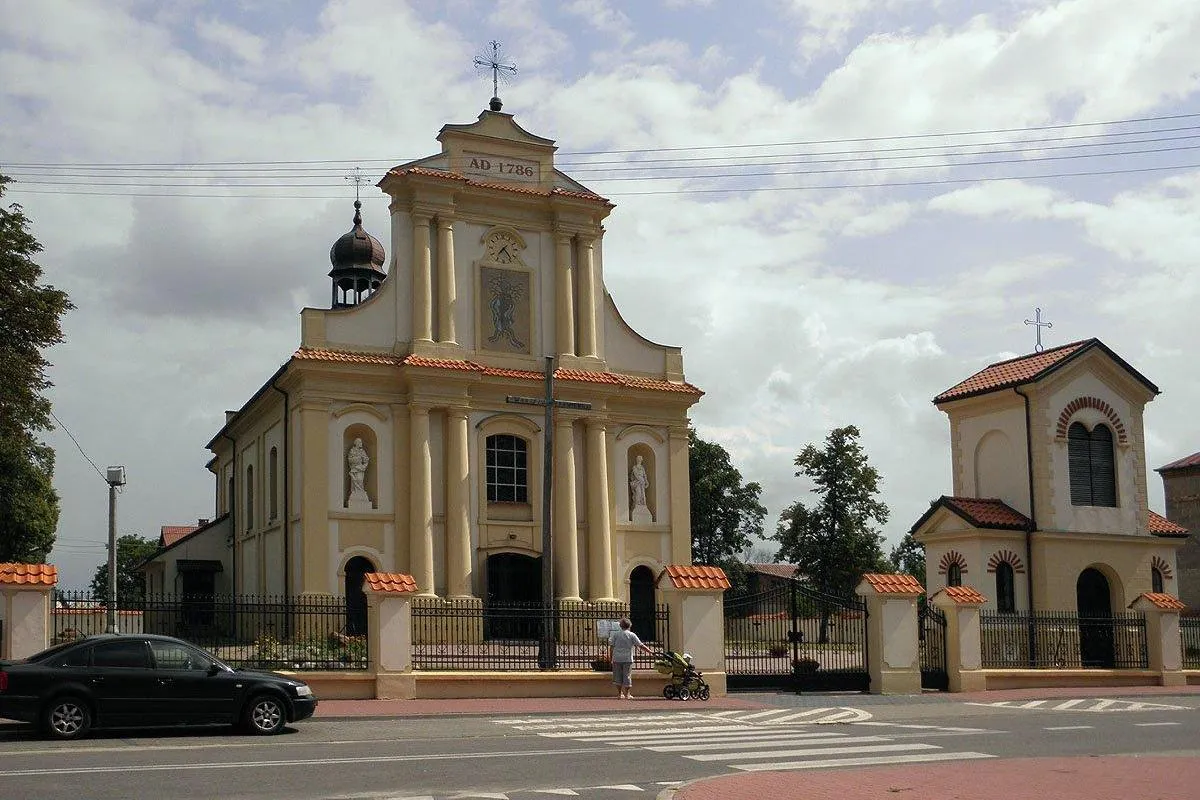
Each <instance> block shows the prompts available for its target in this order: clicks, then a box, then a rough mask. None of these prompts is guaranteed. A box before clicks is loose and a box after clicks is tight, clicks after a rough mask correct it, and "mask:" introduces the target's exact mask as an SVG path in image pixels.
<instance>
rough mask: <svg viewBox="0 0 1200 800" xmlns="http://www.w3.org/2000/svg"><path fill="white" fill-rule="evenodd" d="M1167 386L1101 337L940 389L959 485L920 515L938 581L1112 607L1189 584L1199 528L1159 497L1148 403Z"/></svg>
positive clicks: (930, 583)
mask: <svg viewBox="0 0 1200 800" xmlns="http://www.w3.org/2000/svg"><path fill="white" fill-rule="evenodd" d="M1158 393H1159V390H1158V388H1157V387H1156V386H1155V385H1154V384H1153V383H1151V382H1150V381H1149V380H1148V379H1147V378H1146V377H1145V376H1143V375H1141V374H1140V373H1139V372H1137V370H1135V369H1134V368H1133V367H1132V366H1130V365H1129V364H1128V363H1126V362H1125V361H1124V360H1123V359H1122V358H1121V357H1120V356H1118V355H1117V354H1116V353H1114V352H1113V351H1112V350H1110V349H1109V348H1108V347H1107V346H1105V345H1104V343H1102V342H1101V341H1100V340H1098V339H1088V340H1085V341H1080V342H1074V343H1071V344H1067V345H1063V346H1061V347H1055V348H1051V349H1047V350H1044V351H1041V352H1035V353H1032V354H1029V355H1026V356H1021V357H1020V358H1015V359H1011V360H1009V361H1002V362H999V363H996V364H992V365H990V366H988V367H986V368H985V369H983V370H981V371H979V372H977V373H976V374H974V375H972V376H971V377H969V378H967V379H966V380H964V381H962V382H960V383H958V384H956V385H955V386H952V387H951V388H949V389H947V390H946V391H944V392H942V393H941V394H939V395H938V396H937V397H936V398H934V403H935V404H936V405H937V407H938V408H939V409H941V410H942V411H944V412H945V413H946V415H947V416H948V417H949V420H950V441H951V464H952V474H953V494H952V495H947V496H943V497H941V498H939V499H938V500H935V501H934V502H933V503H932V504H931V506H930V508H929V510H928V511H927V512H926V513H925V514H924V515H923V516H922V517H921V518H920V519H919V520H918V521H917V522H916V523H915V524H914V525H913V527H912V533H913V536H914V538H915V539H916V540H917V541H918V542H920V543H921V544H923V545H924V546H925V553H926V590H927V592H928V593H929V594H930V595H933V594H934V593H936V592H938V591H939V590H941V589H944V588H945V587H947V586H957V585H963V586H970V587H973V588H975V589H977V590H979V591H980V592H981V593H982V594H983V595H985V596H986V597H987V598H988V606H987V607H988V609H989V610H991V611H998V612H1001V613H1006V612H1025V611H1028V610H1030V609H1032V610H1034V611H1064V612H1074V613H1078V614H1080V615H1081V616H1102V617H1104V616H1109V615H1110V614H1113V613H1116V612H1121V611H1124V610H1125V609H1126V608H1127V607H1128V606H1129V604H1130V603H1131V602H1133V600H1134V599H1135V598H1137V597H1138V596H1139V595H1140V594H1142V593H1143V592H1165V593H1169V594H1174V595H1178V593H1179V584H1178V575H1177V570H1176V549H1177V548H1178V547H1179V546H1180V545H1181V544H1182V543H1183V542H1184V541H1185V540H1186V538H1187V530H1186V529H1184V528H1182V527H1181V526H1179V525H1176V524H1174V523H1172V522H1169V521H1168V520H1167V519H1166V518H1165V517H1163V516H1161V515H1159V514H1156V513H1154V512H1153V511H1151V510H1149V508H1148V507H1147V490H1146V449H1145V439H1144V434H1143V414H1144V411H1145V407H1146V404H1147V403H1149V402H1150V401H1151V400H1153V399H1154V397H1155V396H1156V395H1157V394H1158Z"/></svg>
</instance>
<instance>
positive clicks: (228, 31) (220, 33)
mask: <svg viewBox="0 0 1200 800" xmlns="http://www.w3.org/2000/svg"><path fill="white" fill-rule="evenodd" d="M196 35H197V36H199V37H200V38H201V39H204V40H205V41H207V42H210V43H212V44H214V45H217V46H219V47H222V48H224V49H226V50H228V51H229V52H230V53H232V54H233V55H235V56H237V57H238V58H240V59H241V60H242V61H245V62H247V63H249V64H255V65H257V64H261V63H262V61H263V55H264V52H265V50H266V42H264V41H263V39H262V37H260V36H255V35H254V34H252V33H250V32H248V31H244V30H242V29H241V28H238V27H236V26H233V25H229V24H228V23H225V22H222V21H221V20H219V19H202V20H198V21H197V22H196Z"/></svg>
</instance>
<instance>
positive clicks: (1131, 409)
mask: <svg viewBox="0 0 1200 800" xmlns="http://www.w3.org/2000/svg"><path fill="white" fill-rule="evenodd" d="M1079 397H1095V398H1097V399H1099V400H1103V401H1104V402H1106V403H1108V404H1109V405H1110V406H1111V407H1112V409H1113V410H1114V411H1115V412H1116V413H1117V416H1118V417H1119V418H1120V420H1121V422H1122V423H1123V424H1124V426H1125V430H1126V432H1127V434H1128V437H1129V444H1128V445H1125V446H1122V445H1120V444H1118V443H1116V442H1117V431H1116V430H1115V429H1113V425H1112V423H1111V422H1108V420H1107V417H1106V416H1105V415H1104V414H1102V413H1101V412H1099V411H1097V410H1095V409H1082V410H1080V411H1078V412H1076V413H1075V414H1074V415H1073V416H1072V417H1071V419H1072V421H1074V420H1079V421H1081V422H1083V423H1084V425H1085V426H1088V427H1089V428H1090V427H1092V426H1094V425H1095V424H1097V423H1099V422H1101V421H1103V422H1105V424H1107V425H1108V427H1109V429H1110V430H1112V434H1113V441H1114V447H1113V449H1114V456H1115V459H1116V467H1117V506H1116V507H1115V508H1103V507H1098V506H1075V505H1072V504H1071V471H1070V465H1069V461H1068V458H1069V454H1068V444H1067V440H1066V439H1065V438H1064V439H1062V440H1061V441H1060V440H1057V439H1054V438H1053V437H1054V436H1055V428H1056V427H1057V423H1058V416H1059V414H1060V413H1061V411H1062V410H1063V408H1065V407H1066V406H1067V404H1069V403H1070V402H1071V401H1072V400H1075V399H1076V398H1079ZM1048 404H1049V409H1050V415H1049V416H1050V421H1051V429H1050V430H1048V431H1046V432H1045V435H1046V436H1047V437H1048V438H1049V439H1050V446H1049V449H1050V482H1051V488H1052V492H1051V497H1052V502H1051V503H1050V504H1048V506H1047V507H1046V508H1045V509H1042V508H1039V509H1038V526H1039V527H1040V528H1041V529H1042V530H1062V531H1081V532H1089V533H1123V534H1134V533H1139V532H1140V531H1139V529H1138V524H1139V513H1138V498H1139V497H1141V498H1144V497H1145V483H1146V478H1145V475H1144V474H1142V469H1143V466H1142V459H1141V458H1139V454H1138V452H1137V449H1136V447H1135V444H1136V443H1135V442H1134V440H1133V435H1134V431H1135V430H1138V429H1139V428H1140V427H1141V426H1140V424H1139V423H1140V418H1141V407H1140V406H1137V407H1135V406H1134V405H1132V404H1131V403H1130V402H1129V401H1128V400H1127V399H1125V397H1123V396H1122V395H1121V394H1119V393H1118V392H1116V391H1115V390H1113V389H1112V388H1111V387H1110V386H1109V385H1108V384H1107V383H1105V382H1104V381H1103V380H1101V379H1100V378H1099V377H1097V376H1096V375H1095V374H1093V373H1091V372H1087V371H1082V370H1081V371H1079V372H1077V373H1076V374H1075V375H1074V376H1073V377H1072V378H1071V380H1069V381H1067V382H1066V383H1064V384H1063V385H1062V386H1060V387H1057V388H1056V389H1055V391H1054V392H1053V393H1052V394H1050V395H1049V397H1048ZM1139 483H1140V485H1141V491H1140V492H1139V491H1138V489H1139Z"/></svg>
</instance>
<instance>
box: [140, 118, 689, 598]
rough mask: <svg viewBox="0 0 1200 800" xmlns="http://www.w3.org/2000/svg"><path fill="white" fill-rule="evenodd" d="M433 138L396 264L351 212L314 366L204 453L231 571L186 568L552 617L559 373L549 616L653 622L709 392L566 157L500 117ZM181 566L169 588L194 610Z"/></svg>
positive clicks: (257, 399) (295, 361)
mask: <svg viewBox="0 0 1200 800" xmlns="http://www.w3.org/2000/svg"><path fill="white" fill-rule="evenodd" d="M437 138H438V141H439V142H440V143H441V152H439V153H437V154H436V155H432V156H429V157H427V158H422V159H419V160H417V161H412V162H409V163H406V164H402V165H400V166H398V167H395V168H393V169H391V170H389V171H388V172H387V174H386V175H385V176H384V177H383V179H382V180H381V181H380V182H379V184H378V185H379V187H380V188H381V189H382V190H383V192H384V193H385V194H387V196H388V198H389V206H388V208H389V211H390V212H391V236H390V250H391V259H390V261H388V260H387V258H385V249H384V247H383V245H382V244H381V243H380V242H379V241H378V240H376V239H375V238H373V237H372V236H370V235H369V234H368V233H367V232H366V231H365V230H363V227H362V221H361V217H360V215H359V212H358V210H357V209H358V208H359V203H358V202H357V201H356V202H355V209H356V210H355V215H354V224H353V228H352V229H351V230H350V231H349V232H348V233H346V234H345V235H344V236H342V237H341V238H340V239H338V240H337V241H336V242H335V243H334V244H333V248H332V249H331V251H330V261H331V263H332V269H331V270H330V272H329V276H330V278H331V283H332V297H331V304H330V306H331V307H330V308H327V309H318V308H305V309H303V311H302V312H301V332H300V333H301V335H300V346H299V348H298V349H297V350H296V351H295V352H294V353H293V354H292V356H291V358H290V359H288V361H287V362H286V363H285V364H283V366H281V367H280V368H279V369H278V371H276V372H275V374H274V375H272V376H271V377H270V378H269V379H267V381H266V382H265V383H264V384H263V385H262V388H260V389H259V390H258V392H256V393H255V394H254V396H253V397H251V398H250V399H249V400H248V401H247V402H246V404H245V405H243V406H242V407H241V408H240V409H239V410H238V411H236V412H228V413H227V419H226V422H225V425H224V427H222V428H221V430H220V431H218V432H217V434H216V435H215V436H214V437H213V438H212V440H211V441H210V442H209V443H208V448H209V449H210V450H211V452H212V454H213V457H212V460H211V461H210V462H209V464H208V468H209V469H210V470H211V471H212V473H213V474H214V476H215V478H216V511H217V512H218V514H219V515H220V517H219V518H218V519H216V520H214V521H213V522H212V523H209V524H208V525H207V526H206V527H204V528H202V529H201V530H199V531H196V532H195V533H194V534H192V536H193V537H198V536H204V537H207V538H208V539H210V540H211V541H212V542H213V543H217V542H219V543H220V545H221V547H220V549H221V550H222V551H224V554H223V555H222V556H221V557H220V558H213V557H211V555H210V557H209V558H208V559H207V560H205V559H200V558H194V559H192V561H193V562H194V563H207V564H209V565H210V566H209V569H210V570H211V571H212V572H215V573H219V574H218V576H217V580H216V581H210V582H209V583H211V584H212V585H214V586H215V587H216V588H217V590H218V591H221V590H225V591H230V592H234V593H239V594H243V593H245V594H258V593H264V594H266V593H269V594H283V595H288V596H297V595H314V594H315V595H339V594H344V595H345V596H346V597H347V598H348V600H357V598H360V597H361V592H360V591H359V589H360V587H361V583H362V576H363V574H364V573H366V572H371V571H384V572H405V573H409V574H411V575H412V576H413V577H414V578H415V580H416V584H417V587H418V589H419V592H420V595H421V597H420V598H418V602H435V601H436V599H437V598H453V599H456V600H463V599H472V598H473V599H475V600H477V601H478V602H481V603H482V602H485V601H486V602H491V603H504V602H514V601H517V602H521V601H523V602H540V601H541V600H542V597H541V578H540V557H541V550H542V544H541V543H542V524H541V520H542V507H543V505H544V504H545V503H546V502H547V498H545V497H543V494H542V470H543V458H542V452H543V451H542V443H543V439H544V437H545V435H546V433H547V431H546V430H545V429H544V423H543V418H544V407H542V406H537V405H534V404H532V403H530V402H529V399H530V398H539V397H542V396H543V394H544V387H545V377H544V373H545V369H546V364H547V360H546V357H548V356H552V357H553V358H554V362H553V363H554V365H555V369H554V373H553V374H554V386H555V397H556V399H558V400H565V401H574V404H572V407H570V408H565V407H562V408H555V410H554V423H553V425H554V428H553V437H552V438H553V453H552V456H553V458H552V464H553V466H552V469H553V491H552V498H551V499H550V501H549V502H550V503H551V511H552V526H551V529H552V535H553V553H554V560H555V565H554V566H555V571H554V574H555V586H554V594H555V599H556V600H557V601H559V602H560V603H572V602H584V601H620V602H624V603H631V604H632V605H633V606H634V608H633V610H634V612H635V614H636V613H637V612H639V611H641V612H645V610H646V609H647V608H649V610H650V611H651V613H652V611H653V603H654V597H655V588H654V580H655V577H656V576H657V575H658V574H659V573H660V572H661V570H662V569H663V568H664V567H665V566H666V565H668V564H690V563H691V535H690V520H689V496H688V436H687V413H688V409H689V408H690V407H691V406H692V405H693V404H694V403H695V402H696V401H697V400H698V399H699V398H700V396H701V392H700V391H699V390H698V389H697V388H696V387H694V386H692V385H691V384H689V383H687V382H686V381H685V380H684V374H683V358H682V354H681V351H680V349H679V348H678V347H668V346H664V345H660V344H656V343H654V342H651V341H649V340H647V339H645V338H643V337H642V336H640V335H639V334H638V333H637V332H635V331H634V330H633V329H632V328H630V327H629V325H628V324H627V323H626V322H625V320H624V319H622V317H621V314H620V312H618V310H617V307H616V305H615V304H614V302H613V299H612V297H611V296H610V295H609V293H608V292H607V290H606V289H605V285H604V247H603V245H604V227H603V222H604V220H605V218H606V217H607V216H608V215H609V213H610V212H611V211H612V209H613V206H612V204H611V203H610V202H608V201H607V200H605V199H604V198H603V197H601V196H599V195H598V194H596V193H595V192H593V191H591V190H589V189H588V188H586V187H585V186H583V185H582V184H580V183H578V182H576V181H574V180H572V179H571V178H570V177H568V176H567V175H565V174H564V173H562V172H560V171H559V170H557V169H556V168H555V166H554V153H555V150H556V147H555V144H554V142H553V141H551V140H549V139H543V138H541V137H539V136H535V135H533V134H531V133H529V132H527V131H525V130H523V129H522V128H521V127H520V126H519V125H517V123H516V122H515V121H514V120H513V117H512V116H511V115H510V114H505V113H501V112H500V105H499V102H498V101H497V100H495V99H493V103H492V107H491V109H490V110H485V111H484V112H483V113H482V114H480V116H479V118H478V120H477V121H476V122H474V123H471V124H465V125H446V126H444V127H443V128H442V129H441V132H440V133H439V135H438V137H437ZM385 263H386V264H387V268H386V270H385ZM523 398H524V399H525V402H521V400H522V399H523ZM576 404H578V405H576ZM586 405H590V408H585V407H583V406H586ZM208 552H209V553H210V554H211V552H212V548H209V549H208ZM170 555H171V554H170V552H166V551H163V552H160V555H159V557H158V558H157V559H155V561H153V562H152V563H151V564H150V566H149V568H148V570H147V572H148V575H149V576H150V577H149V580H150V582H151V588H152V590H159V591H161V590H165V591H172V590H173V589H174V590H176V591H177V590H178V588H179V586H178V580H179V579H180V577H179V576H178V575H174V574H172V572H173V570H172V569H171V567H173V566H174V562H173V561H171V559H170ZM156 581H157V584H158V585H157V586H155V585H154V584H155V582H156Z"/></svg>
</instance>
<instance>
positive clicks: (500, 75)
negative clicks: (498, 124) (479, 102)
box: [475, 39, 517, 111]
mask: <svg viewBox="0 0 1200 800" xmlns="http://www.w3.org/2000/svg"><path fill="white" fill-rule="evenodd" d="M489 44H491V46H492V55H491V56H490V57H489V56H487V55H478V56H475V68H476V69H481V70H482V69H490V70H491V71H492V102H491V103H490V106H489V107H490V108H491V109H492V111H499V110H500V109H501V108H502V107H503V104H502V103H501V102H500V81H501V79H503V80H508V79H509V77H510V76H512V75H516V74H517V65H516V64H505V63H504V62H503V61H501V60H500V43H499V42H497V41H496V40H495V39H493V40H492V41H491V42H489Z"/></svg>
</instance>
